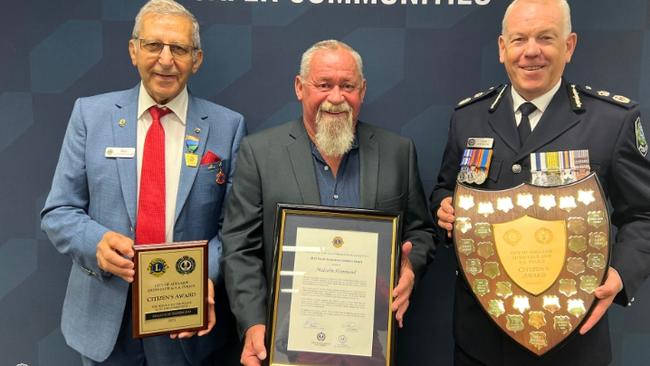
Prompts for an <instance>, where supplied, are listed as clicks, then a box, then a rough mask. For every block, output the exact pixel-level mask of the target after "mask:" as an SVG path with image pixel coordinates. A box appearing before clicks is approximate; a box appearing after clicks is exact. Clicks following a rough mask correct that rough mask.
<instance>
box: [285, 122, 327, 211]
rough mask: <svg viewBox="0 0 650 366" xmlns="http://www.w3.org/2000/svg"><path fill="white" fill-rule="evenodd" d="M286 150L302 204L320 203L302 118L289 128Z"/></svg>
mask: <svg viewBox="0 0 650 366" xmlns="http://www.w3.org/2000/svg"><path fill="white" fill-rule="evenodd" d="M287 152H288V153H289V160H291V166H292V168H293V174H294V176H295V177H296V181H297V182H298V189H299V190H300V195H301V197H302V202H303V204H313V205H317V204H320V194H319V193H318V183H317V182H316V175H315V174H314V162H313V160H312V155H311V149H310V148H309V137H308V136H307V131H305V128H304V127H303V126H302V120H296V121H294V123H293V126H291V128H290V129H289V143H288V144H287Z"/></svg>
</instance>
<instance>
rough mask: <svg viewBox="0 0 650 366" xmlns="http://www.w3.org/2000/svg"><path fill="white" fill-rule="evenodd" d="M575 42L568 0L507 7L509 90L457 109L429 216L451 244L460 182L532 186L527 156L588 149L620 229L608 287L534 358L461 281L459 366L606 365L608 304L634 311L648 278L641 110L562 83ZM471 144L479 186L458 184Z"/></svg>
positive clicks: (648, 169)
mask: <svg viewBox="0 0 650 366" xmlns="http://www.w3.org/2000/svg"><path fill="white" fill-rule="evenodd" d="M576 43H577V36H576V34H575V33H571V19H570V10H569V5H568V4H567V2H566V0H515V1H513V2H512V4H510V6H509V7H508V9H507V10H506V13H505V15H504V18H503V25H502V35H501V36H500V37H499V59H500V62H501V63H503V64H504V66H505V68H506V71H507V74H508V77H509V79H510V83H509V84H505V85H502V86H499V87H494V88H491V89H490V90H487V91H485V92H481V93H477V94H476V95H474V96H473V97H470V98H467V99H464V100H462V101H461V102H460V103H459V105H458V107H457V108H456V111H455V113H454V114H453V116H452V119H451V124H450V128H449V136H448V141H447V145H446V148H445V152H444V156H443V161H442V164H441V168H440V173H439V176H438V181H437V184H436V186H435V187H434V190H433V193H432V196H431V202H432V205H431V207H432V211H433V214H434V217H435V219H436V221H437V223H438V226H439V227H440V229H441V230H440V235H441V236H447V238H450V237H451V230H452V229H453V222H454V220H455V216H454V209H453V206H452V195H453V192H454V188H455V186H456V182H457V179H458V178H460V180H461V181H465V182H466V183H470V184H473V185H474V186H476V187H480V188H484V189H491V190H497V189H506V188H511V187H514V186H516V185H519V184H521V183H523V182H528V181H530V178H531V173H530V167H531V166H530V165H531V164H530V158H529V155H530V154H531V153H538V152H553V151H568V150H582V149H586V150H588V151H589V164H590V167H591V170H592V171H594V172H596V174H597V175H598V178H599V179H600V182H601V185H602V187H603V190H604V193H605V196H606V197H608V198H609V199H610V201H611V204H612V211H611V212H612V216H611V222H612V224H613V225H615V226H616V227H617V228H618V234H617V235H616V237H615V238H614V240H613V244H612V253H611V262H610V268H609V269H608V273H607V280H606V281H605V283H604V284H603V285H602V286H600V287H598V288H597V289H596V291H595V295H596V297H597V299H598V300H597V302H596V305H595V307H594V310H593V312H592V313H591V314H590V315H589V316H588V317H587V319H586V321H585V322H584V323H583V324H582V326H581V327H580V329H579V332H576V334H573V335H572V337H571V338H570V339H568V341H567V342H566V343H565V344H564V345H563V346H560V347H557V348H556V349H554V350H551V351H550V352H548V353H546V354H545V355H543V356H541V357H537V356H535V355H533V354H532V353H531V352H529V351H528V350H526V349H524V348H523V347H522V346H520V345H518V344H517V343H516V342H515V341H513V340H511V339H510V338H509V336H508V335H506V334H505V333H502V332H501V330H500V329H499V328H498V326H497V325H495V324H494V323H493V322H492V320H491V319H490V318H489V317H488V315H486V313H485V312H484V311H483V310H482V309H481V306H480V304H479V303H478V301H477V300H475V299H474V297H473V295H472V293H471V289H470V288H469V286H468V285H467V283H466V282H465V280H464V279H463V278H462V276H458V278H457V281H456V289H455V304H454V338H455V344H456V346H455V351H454V360H455V364H456V365H490V366H491V365H517V366H521V365H536V366H537V365H572V366H579V365H590V366H593V365H607V364H609V363H610V362H611V358H612V357H611V347H610V339H609V327H608V321H607V315H606V311H607V309H608V308H609V306H610V305H611V304H612V302H616V303H618V304H621V305H624V306H626V305H627V306H629V305H631V304H632V303H633V302H634V298H633V296H634V293H635V292H636V291H637V289H638V288H639V287H640V286H641V284H642V282H643V281H644V280H645V278H646V277H647V276H648V274H649V273H650V241H649V240H648V239H647V238H649V237H650V205H649V204H648V202H650V184H649V182H650V160H648V158H647V156H646V155H647V152H648V146H647V142H646V140H645V136H644V134H643V129H642V125H641V117H640V113H639V109H638V106H637V104H636V103H635V102H633V101H631V100H630V99H628V98H626V97H623V96H620V95H615V94H613V93H609V92H607V91H604V90H597V89H594V88H591V87H588V86H585V87H581V86H578V85H575V84H572V83H570V82H568V81H566V80H564V79H563V78H562V74H563V71H564V67H565V65H566V63H568V62H569V61H570V60H571V56H572V55H573V51H574V50H575V47H576ZM477 138H478V140H477ZM477 141H478V143H479V144H481V145H482V146H485V147H489V148H491V149H492V151H493V156H492V161H491V164H490V167H489V171H485V170H483V173H484V174H483V176H482V177H480V176H479V177H478V178H477V177H476V176H474V177H471V179H468V177H466V176H463V175H462V174H461V176H459V172H460V171H459V166H460V164H461V161H462V158H463V152H464V150H465V148H467V147H468V145H469V143H470V142H471V143H477ZM477 183H480V184H477ZM578 333H579V334H578Z"/></svg>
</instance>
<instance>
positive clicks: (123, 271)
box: [41, 0, 245, 366]
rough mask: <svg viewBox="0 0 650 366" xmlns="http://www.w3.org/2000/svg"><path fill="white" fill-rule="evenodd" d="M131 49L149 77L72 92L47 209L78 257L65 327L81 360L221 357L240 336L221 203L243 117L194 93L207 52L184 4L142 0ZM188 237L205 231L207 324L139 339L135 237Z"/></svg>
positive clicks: (66, 248) (66, 249) (64, 249)
mask: <svg viewBox="0 0 650 366" xmlns="http://www.w3.org/2000/svg"><path fill="white" fill-rule="evenodd" d="M129 53H130V56H131V60H132V62H133V65H134V66H136V67H137V69H138V72H139V74H140V77H141V79H142V82H141V83H140V84H139V85H137V86H136V87H134V88H132V89H130V90H125V91H119V92H113V93H107V94H102V95H97V96H93V97H88V98H81V99H79V100H77V102H76V103H75V106H74V109H73V111H72V116H71V117H70V122H69V125H68V128H67V131H66V135H65V138H64V141H63V147H62V149H61V155H60V158H59V162H58V165H57V168H56V172H55V174H54V180H53V182H52V190H51V192H50V194H49V196H48V198H47V201H46V203H45V207H44V209H43V211H42V213H41V218H42V228H43V230H44V231H45V232H46V233H47V235H48V237H49V238H50V240H51V241H52V243H53V244H54V246H55V247H56V248H57V250H59V251H60V252H61V253H63V254H65V255H68V256H69V257H70V258H71V259H72V269H71V272H70V278H69V282H68V289H67V293H66V297H65V301H64V304H63V314H62V321H61V328H62V331H63V335H64V336H65V339H66V342H67V343H68V345H70V346H71V347H72V348H74V349H75V350H77V351H78V352H79V353H80V354H81V357H82V361H83V364H84V365H120V366H124V365H145V364H148V365H203V364H207V363H208V362H213V361H214V359H213V358H214V357H219V359H220V362H219V364H224V362H223V358H224V357H225V356H224V355H225V352H226V351H225V348H226V346H230V347H229V348H230V349H232V348H235V349H234V350H233V351H234V352H235V353H237V347H236V346H235V347H233V346H232V345H230V344H228V342H233V340H236V333H234V325H233V321H232V314H230V311H229V308H228V305H227V301H226V299H225V292H224V291H223V286H222V281H223V280H222V279H221V277H220V275H219V257H220V254H221V238H220V231H221V222H222V211H221V208H222V204H223V202H224V199H225V197H226V195H227V193H228V191H229V189H230V187H231V179H230V178H231V176H232V172H233V167H234V161H235V156H236V153H237V150H238V148H239V141H240V139H241V138H242V136H243V135H244V134H245V125H244V121H243V117H242V116H241V115H240V114H238V113H235V112H233V111H231V110H228V109H226V108H224V107H221V106H219V105H216V104H214V103H211V102H208V101H206V100H202V99H199V98H196V97H194V96H192V95H190V94H189V93H188V91H187V87H186V85H187V80H188V78H189V76H190V75H191V74H193V73H195V72H196V71H197V70H198V69H199V67H200V66H201V62H202V59H203V54H202V51H201V45H200V38H199V26H198V23H197V21H196V19H195V18H194V16H193V15H192V14H191V13H190V12H189V11H187V10H186V9H185V8H184V7H183V6H181V5H180V4H177V3H176V2H174V1H172V0H152V1H149V2H148V3H147V4H145V5H144V6H143V7H142V9H141V10H140V12H139V13H138V15H137V17H136V20H135V26H134V28H133V38H132V39H131V40H130V41H129ZM187 240H209V269H208V273H209V278H210V281H209V282H210V283H209V303H210V306H209V309H208V312H209V327H208V329H206V330H204V331H201V332H198V336H199V337H193V336H194V335H195V334H194V333H192V332H182V333H179V334H173V335H171V336H156V337H149V338H144V339H133V338H132V337H131V327H132V324H131V304H130V295H129V293H130V283H131V282H132V281H133V279H134V274H135V271H134V266H133V262H132V258H133V255H134V251H133V245H134V243H136V244H140V243H142V244H145V243H156V242H158V243H159V242H172V241H187ZM215 293H216V296H215ZM215 301H216V303H217V304H216V308H217V309H219V315H218V316H215V311H214V309H215ZM215 318H218V322H216V323H217V326H216V328H215V329H212V328H213V327H214V326H215ZM210 331H211V332H210ZM208 333H209V334H208Z"/></svg>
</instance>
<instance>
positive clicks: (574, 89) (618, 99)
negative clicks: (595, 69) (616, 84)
mask: <svg viewBox="0 0 650 366" xmlns="http://www.w3.org/2000/svg"><path fill="white" fill-rule="evenodd" d="M567 88H568V89H569V96H570V98H569V99H571V101H572V104H573V103H574V100H576V99H577V100H578V101H579V104H582V101H581V100H580V93H583V94H586V95H589V96H591V97H594V98H596V99H600V100H604V101H606V102H608V103H611V104H614V105H617V106H619V107H623V108H626V109H632V108H634V107H636V106H637V105H638V103H637V102H635V101H633V100H632V99H630V98H628V97H624V96H622V95H618V94H613V93H610V92H608V91H607V90H596V89H594V88H592V87H590V86H588V85H586V86H579V85H575V84H568V86H567ZM578 92H579V93H578ZM574 95H577V97H574ZM581 108H582V107H581ZM574 109H575V108H574Z"/></svg>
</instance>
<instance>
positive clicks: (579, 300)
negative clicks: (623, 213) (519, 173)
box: [454, 174, 609, 356]
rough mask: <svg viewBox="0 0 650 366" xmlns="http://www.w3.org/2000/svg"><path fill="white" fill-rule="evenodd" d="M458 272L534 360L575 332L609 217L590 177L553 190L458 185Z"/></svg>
mask: <svg viewBox="0 0 650 366" xmlns="http://www.w3.org/2000/svg"><path fill="white" fill-rule="evenodd" d="M454 209H455V212H456V223H455V228H454V242H455V248H456V255H457V258H458V262H459V267H460V268H461V269H462V272H463V275H464V277H465V279H466V280H467V283H468V284H469V286H470V287H471V289H472V292H473V294H474V296H475V298H476V300H477V301H478V302H479V303H480V304H481V306H482V307H483V309H484V310H485V312H486V314H487V315H488V316H489V317H490V318H491V319H492V320H493V321H494V322H495V323H496V324H497V325H498V326H499V328H501V330H502V331H503V332H505V333H506V334H508V335H509V336H510V337H511V338H512V339H514V340H515V341H516V342H517V343H519V344H520V345H522V346H523V347H525V348H526V349H528V350H529V351H531V352H532V353H534V354H535V355H537V356H541V355H543V354H545V353H546V352H548V351H550V350H551V349H553V348H554V347H555V346H557V345H558V344H560V343H562V341H564V340H565V339H566V338H567V337H569V336H570V335H571V334H572V333H573V332H575V331H576V330H577V329H578V328H579V326H580V324H581V323H582V322H583V320H584V319H585V317H586V315H587V314H588V311H589V309H590V308H591V306H592V305H593V304H594V303H595V300H596V299H595V296H594V290H595V289H596V287H598V286H599V285H600V284H601V283H602V282H603V281H604V278H605V274H606V271H607V267H608V264H609V215H608V213H607V207H606V205H605V200H604V198H603V195H602V191H601V188H600V184H599V183H598V179H597V178H596V176H595V174H591V175H589V176H588V177H587V178H584V179H582V180H580V181H578V182H575V183H571V184H568V185H563V186H556V187H539V186H533V185H528V184H523V185H520V186H518V187H515V188H512V189H508V190H503V191H486V190H478V189H475V188H471V187H468V186H466V185H463V184H458V185H457V187H456V192H455V195H454Z"/></svg>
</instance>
